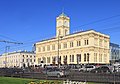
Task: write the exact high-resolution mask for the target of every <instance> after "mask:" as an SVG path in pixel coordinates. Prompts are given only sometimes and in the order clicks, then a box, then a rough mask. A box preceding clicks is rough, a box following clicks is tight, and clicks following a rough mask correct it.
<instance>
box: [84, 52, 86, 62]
mask: <svg viewBox="0 0 120 84" xmlns="http://www.w3.org/2000/svg"><path fill="white" fill-rule="evenodd" d="M84 62H86V54H84Z"/></svg>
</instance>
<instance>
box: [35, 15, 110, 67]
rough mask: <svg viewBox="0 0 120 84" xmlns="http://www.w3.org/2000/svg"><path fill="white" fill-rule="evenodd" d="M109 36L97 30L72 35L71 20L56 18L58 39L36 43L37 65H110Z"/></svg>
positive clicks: (61, 17) (63, 17)
mask: <svg viewBox="0 0 120 84" xmlns="http://www.w3.org/2000/svg"><path fill="white" fill-rule="evenodd" d="M109 42H110V37H109V36H108V35H105V34H102V33H100V32H96V31H95V30H87V31H80V32H76V33H73V34H70V18H69V17H68V16H67V15H65V14H64V13H62V14H60V15H59V16H58V17H57V18H56V37H54V38H50V39H46V40H42V41H40V42H37V43H36V64H38V65H39V64H41V63H44V64H47V65H49V64H109Z"/></svg>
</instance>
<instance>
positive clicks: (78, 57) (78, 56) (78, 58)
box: [77, 54, 81, 63]
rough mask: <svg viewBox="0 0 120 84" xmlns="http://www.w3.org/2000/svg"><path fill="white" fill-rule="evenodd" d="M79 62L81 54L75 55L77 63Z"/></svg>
mask: <svg viewBox="0 0 120 84" xmlns="http://www.w3.org/2000/svg"><path fill="white" fill-rule="evenodd" d="M79 62H81V54H77V63H79Z"/></svg>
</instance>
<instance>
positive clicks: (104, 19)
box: [73, 14, 120, 28]
mask: <svg viewBox="0 0 120 84" xmlns="http://www.w3.org/2000/svg"><path fill="white" fill-rule="evenodd" d="M116 17H120V14H119V15H114V16H111V17H107V18H103V19H100V20H96V21H93V22H89V23H86V24H83V25H80V26H76V27H73V28H77V27H83V26H86V25H90V24H95V23H98V22H102V21H106V20H109V19H112V18H116Z"/></svg>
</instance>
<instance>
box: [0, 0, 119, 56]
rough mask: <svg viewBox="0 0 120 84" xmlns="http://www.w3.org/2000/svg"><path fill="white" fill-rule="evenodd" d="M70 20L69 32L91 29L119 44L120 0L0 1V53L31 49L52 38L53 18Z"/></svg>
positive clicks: (54, 26) (54, 24)
mask: <svg viewBox="0 0 120 84" xmlns="http://www.w3.org/2000/svg"><path fill="white" fill-rule="evenodd" d="M63 9H64V13H65V14H66V15H67V16H69V17H70V32H71V33H74V32H76V31H81V30H84V31H85V30H89V29H94V30H96V31H98V32H101V33H104V34H107V35H110V42H112V43H117V44H120V0H0V40H6V41H11V42H18V43H23V44H11V43H4V42H0V54H2V53H4V52H6V51H5V49H6V48H5V47H6V46H9V49H7V52H12V51H17V50H28V51H31V50H32V46H33V44H34V43H36V42H37V41H40V40H43V39H48V38H51V37H55V35H56V17H57V16H59V15H60V14H61V13H62V10H63Z"/></svg>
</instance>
